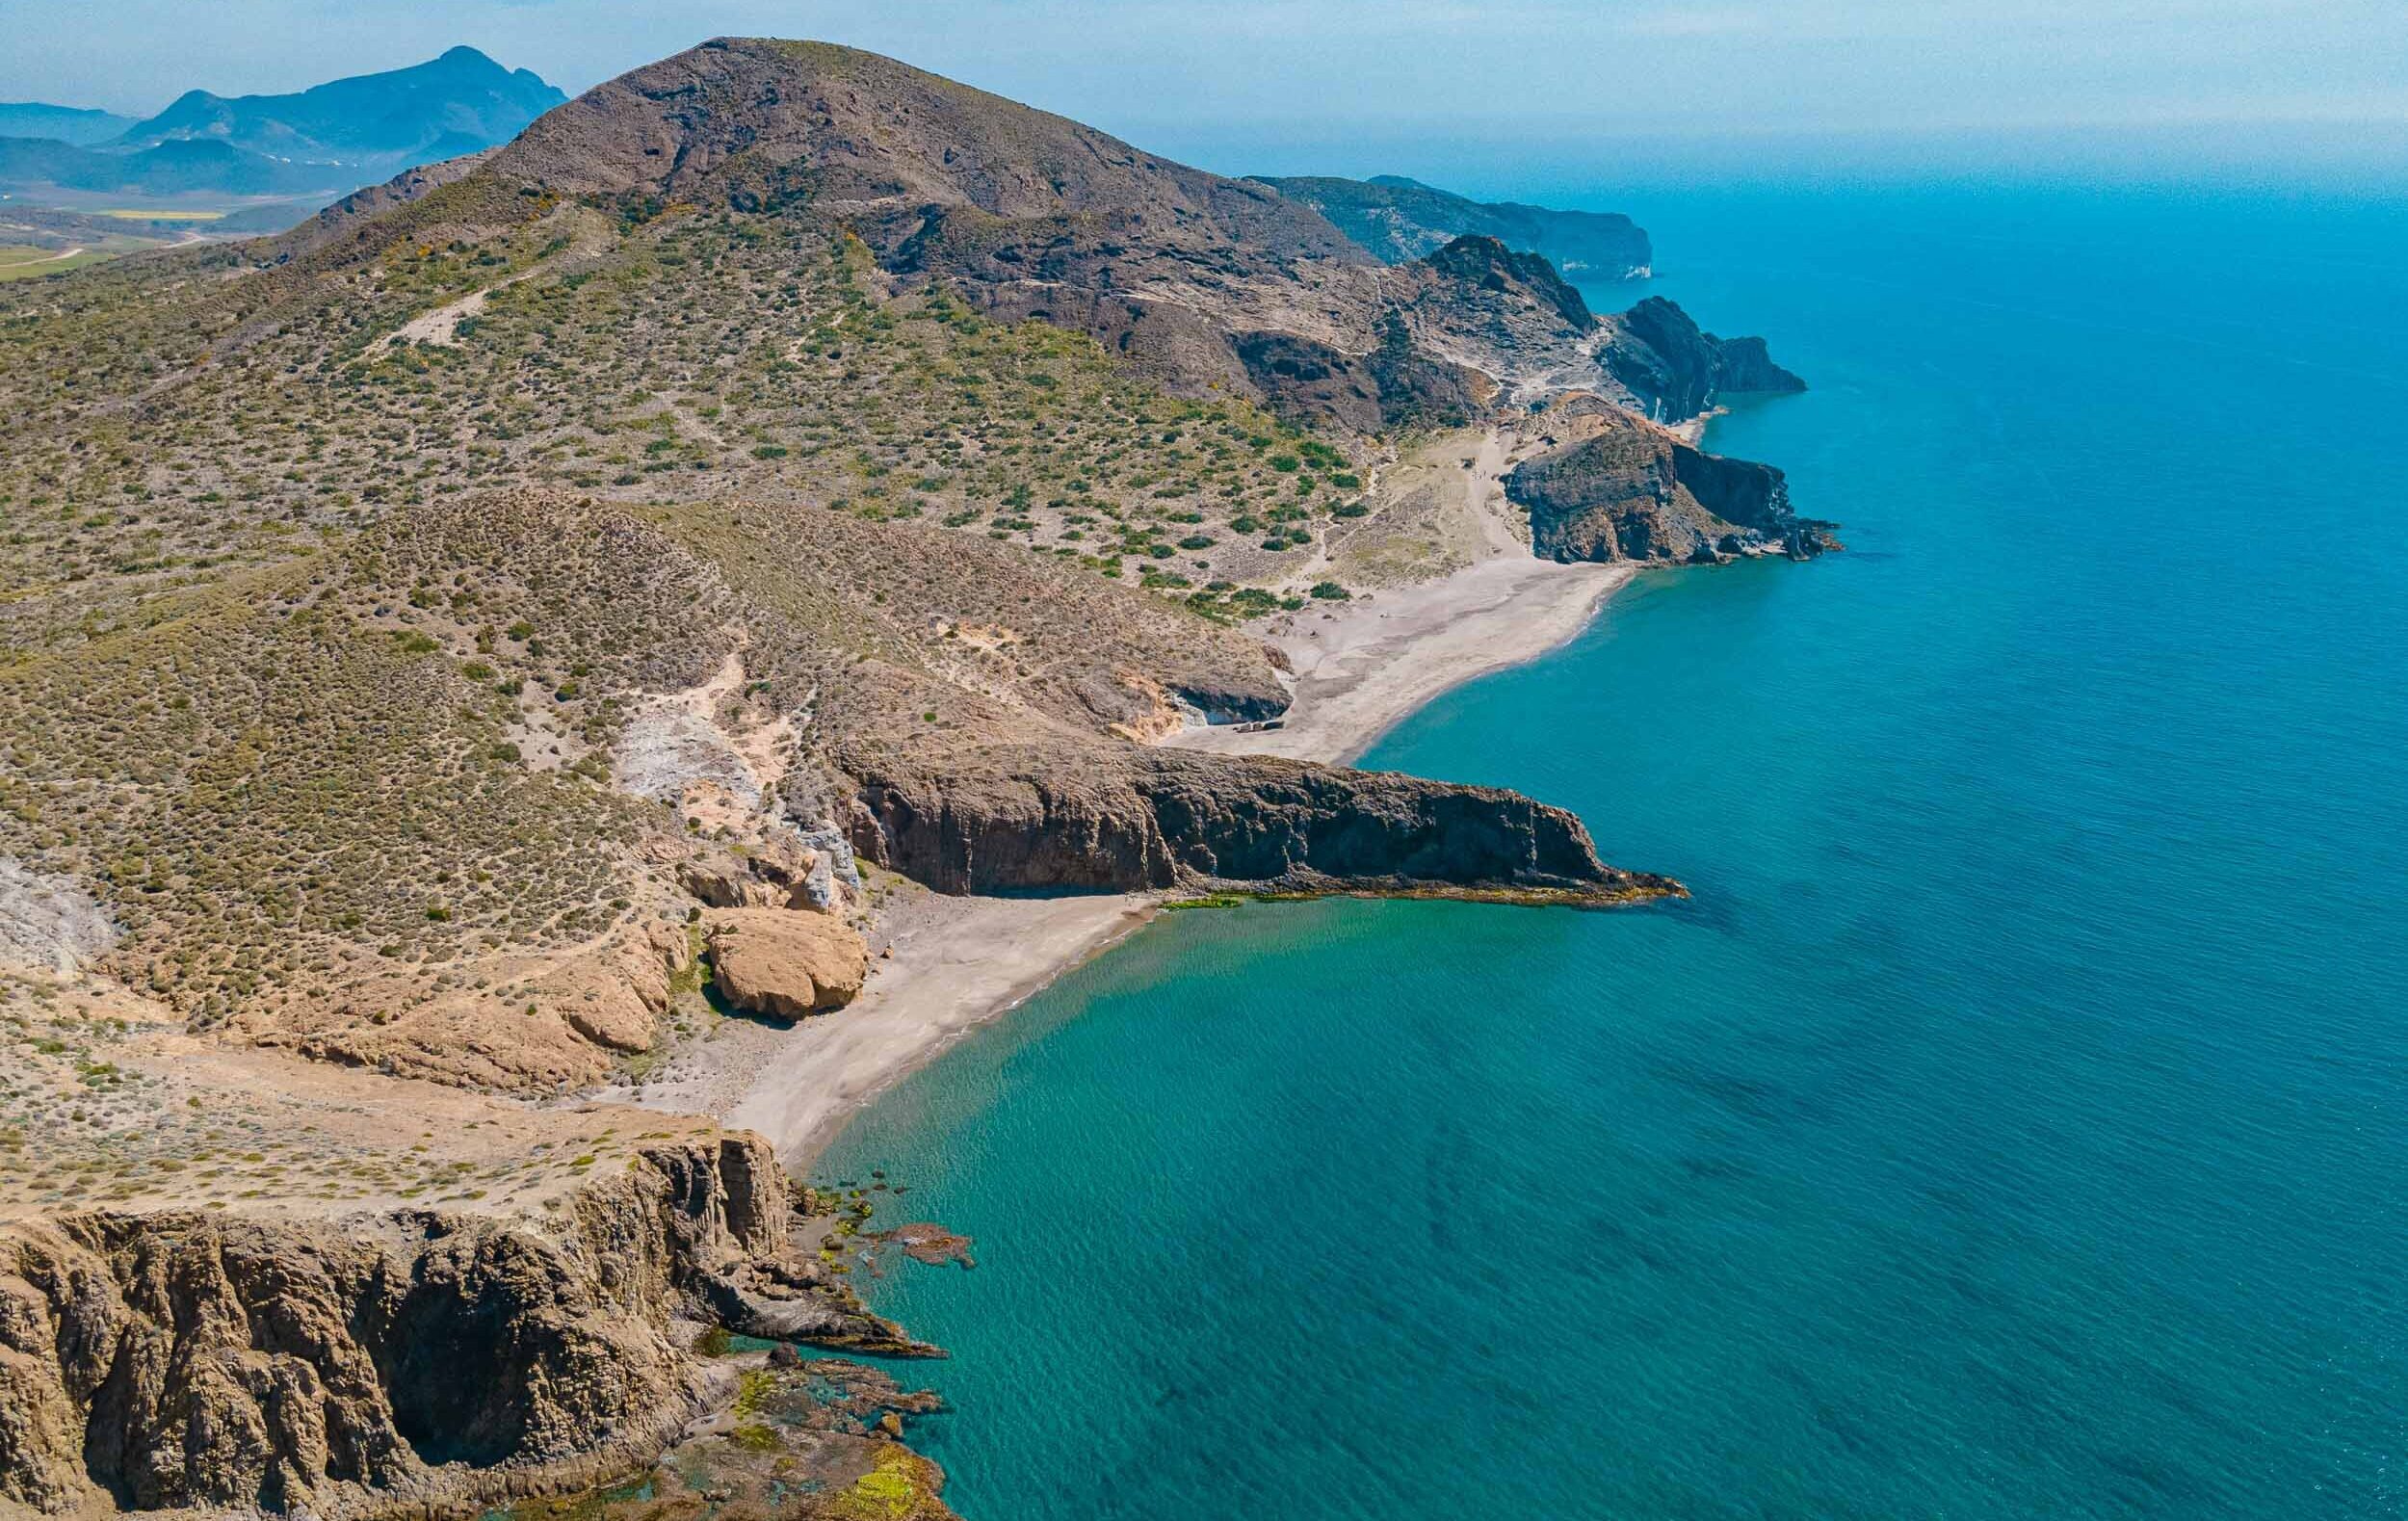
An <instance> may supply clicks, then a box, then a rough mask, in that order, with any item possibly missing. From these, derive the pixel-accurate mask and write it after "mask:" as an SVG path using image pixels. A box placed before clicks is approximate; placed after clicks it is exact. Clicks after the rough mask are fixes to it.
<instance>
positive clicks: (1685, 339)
mask: <svg viewBox="0 0 2408 1521" xmlns="http://www.w3.org/2000/svg"><path fill="white" fill-rule="evenodd" d="M1611 326H1612V328H1613V331H1614V336H1613V339H1612V341H1611V342H1610V343H1609V344H1608V345H1607V347H1606V368H1607V369H1609V370H1610V371H1611V372H1612V373H1613V377H1614V379H1615V380H1619V381H1621V382H1622V384H1623V385H1624V386H1626V387H1628V388H1629V390H1630V392H1631V394H1632V395H1634V396H1636V397H1638V398H1640V399H1641V400H1642V401H1644V402H1645V403H1646V404H1647V405H1646V406H1644V407H1643V408H1642V409H1643V410H1645V411H1646V412H1647V413H1648V415H1650V416H1651V417H1654V418H1656V419H1657V420H1658V421H1660V422H1667V423H1677V422H1681V421H1683V420H1685V419H1687V418H1690V417H1694V416H1696V415H1697V414H1698V413H1700V412H1702V411H1705V410H1706V409H1707V408H1709V407H1711V406H1714V397H1715V396H1716V395H1717V394H1720V393H1722V392H1726V391H1729V392H1739V391H1802V390H1804V389H1806V382H1805V381H1804V380H1799V379H1798V378H1797V377H1796V376H1794V375H1792V374H1791V373H1790V372H1789V371H1787V370H1784V369H1782V368H1781V367H1780V366H1779V365H1777V364H1775V363H1773V362H1772V355H1771V354H1770V353H1769V352H1768V351H1767V349H1766V347H1765V341H1764V340H1763V339H1762V338H1717V337H1715V336H1714V334H1713V333H1710V332H1707V331H1706V330H1705V329H1703V328H1699V327H1698V326H1697V324H1696V322H1695V321H1694V320H1693V319H1692V318H1691V317H1690V316H1689V314H1688V313H1687V312H1685V311H1683V310H1682V309H1681V308H1680V307H1679V305H1677V304H1676V303H1674V302H1669V301H1666V300H1664V299H1663V298H1662V297H1661V296H1650V297H1648V298H1647V299H1646V300H1645V301H1643V302H1639V303H1638V304H1637V305H1636V306H1634V307H1632V308H1631V309H1630V310H1629V311H1626V312H1623V313H1622V314H1620V315H1619V316H1617V317H1614V318H1613V319H1611Z"/></svg>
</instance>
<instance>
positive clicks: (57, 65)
mask: <svg viewBox="0 0 2408 1521" xmlns="http://www.w3.org/2000/svg"><path fill="white" fill-rule="evenodd" d="M721 33H748V34H767V35H774V36H784V37H818V38H824V39H831V40H836V41H843V42H851V43H854V44H857V45H860V46H865V47H872V48H876V49H877V50H879V51H882V52H888V53H893V54H896V55H898V56H900V57H902V58H903V59H905V60H906V61H909V62H912V63H915V64H919V65H921V66H925V67H929V68H933V69H936V70H938V71H940V72H943V73H947V74H951V75H954V76H955V77H957V78H960V79H964V80H967V81H969V82H971V83H974V84H978V85H981V86H983V87H986V88H988V89H991V90H996V91H999V92H1004V93H1006V94H1009V95H1013V96H1016V97H1018V98H1021V99H1025V100H1029V101H1032V102H1034V103H1035V104H1039V105H1042V106H1045V107H1047V108H1049V109H1052V110H1056V111H1060V112H1062V113H1064V114H1066V115H1070V116H1075V117H1079V118H1083V119H1086V120H1089V121H1093V122H1095V123H1097V124H1098V125H1101V126H1104V127H1107V128H1109V129H1111V130H1112V131H1115V132H1118V133H1120V134H1121V135H1123V136H1125V137H1130V138H1133V139H1136V140H1138V141H1139V142H1141V143H1142V144H1145V145H1147V146H1150V147H1155V148H1158V149H1160V150H1163V151H1166V152H1173V153H1178V154H1182V155H1184V156H1188V157H1191V158H1193V159H1197V160H1200V161H1202V162H1205V163H1208V164H1210V165H1212V167H1215V168H1220V169H1230V168H1261V169H1266V170H1288V169H1295V168H1298V167H1302V166H1303V165H1306V164H1310V165H1316V166H1325V167H1328V168H1331V169H1333V170H1362V169H1366V168H1376V167H1379V165H1378V164H1377V163H1372V162H1368V161H1369V160H1374V159H1376V160H1380V161H1381V162H1385V163H1395V162H1398V159H1397V155H1398V154H1399V153H1407V154H1411V153H1426V154H1427V155H1429V156H1431V157H1435V158H1439V159H1444V158H1446V157H1447V156H1449V155H1451V154H1452V155H1453V156H1455V157H1457V158H1460V159H1463V160H1464V161H1465V162H1467V163H1481V164H1485V165H1487V166H1488V167H1489V170H1490V171H1491V172H1489V173H1488V174H1487V175H1485V176H1484V177H1489V178H1497V177H1503V178H1505V179H1511V178H1512V177H1513V165H1514V162H1515V160H1514V154H1515V152H1516V151H1523V152H1530V153H1535V154H1537V155H1538V156H1540V157H1543V158H1546V159H1547V160H1548V161H1549V162H1551V163H1556V164H1566V163H1567V162H1568V160H1567V155H1570V156H1574V157H1577V158H1579V159H1580V160H1582V161H1583V162H1584V163H1585V164H1590V165H1604V164H1608V163H1610V162H1612V161H1613V160H1614V159H1616V158H1617V157H1619V156H1621V154H1622V153H1623V152H1624V151H1629V152H1633V153H1644V154H1648V155H1653V156H1655V157H1658V158H1666V157H1668V158H1669V159H1671V160H1679V159H1681V158H1682V157H1683V156H1684V155H1685V154H1686V155H1689V156H1693V157H1695V158H1697V159H1698V160H1699V161H1701V162H1713V163H1720V164H1723V165H1726V166H1733V165H1745V164H1748V163H1751V162H1757V163H1764V164H1767V165H1778V164H1785V163H1791V162H1796V163H1813V162H1817V161H1829V162H1831V163H1848V162H1880V161H1883V160H1885V159H1902V160H1911V161H1915V162H1936V163H1940V164H1943V165H1945V164H1949V163H1955V162H1992V161H1996V162H2005V163H2009V164H2011V163H2012V162H2014V161H2017V160H2026V161H2028V165H2027V167H2029V168H2032V169H2035V170H2046V169H2047V168H2048V167H2049V165H2050V164H2051V163H2053V162H2056V161H2058V160H2063V161H2065V162H2076V161H2081V160H2083V159H2084V158H2090V159H2102V158H2104V159H2107V160H2112V159H2115V158H2117V157H2119V156H2120V157H2123V158H2128V159H2129V158H2135V157H2136V158H2137V159H2139V160H2140V161H2142V162H2153V161H2159V160H2161V161H2162V162H2164V163H2166V164H2187V163H2198V162H2206V163H2214V162H2230V163H2233V164H2237V165H2239V166H2242V167H2244V168H2251V167H2254V168H2256V169H2258V170H2266V169H2280V168H2281V167H2283V166H2284V165H2286V164H2288V163H2290V162H2291V161H2292V160H2294V159H2298V160H2301V161H2303V162H2304V161H2306V160H2309V159H2315V160H2319V161H2348V160H2351V159H2356V160H2359V161H2363V162H2381V161H2384V160H2389V161H2391V162H2393V163H2395V164H2396V163H2397V162H2399V160H2400V157H2401V151H2400V150H2401V149H2402V148H2403V147H2408V0H1577V3H1576V0H1505V3H1500V4H1485V5H1483V4H1476V3H1471V0H1323V3H1321V4H1273V3H1267V0H1137V3H1121V4H1108V3H1103V0H909V3H885V0H851V3H845V4H823V3H811V0H787V3H767V0H698V3H668V0H381V3H379V0H340V3H337V0H0V37H6V38H7V39H8V41H7V46H6V47H5V48H0V98H7V99H44V100H53V101H58V102H61V103H65V104H74V105H84V104H90V105H102V106H107V107H110V108H112V109H115V110H119V111H128V112H137V113H147V112H149V111H154V110H156V109H158V108H159V107H160V106H162V105H164V104H166V103H167V101H168V100H169V99H170V98H171V97H173V96H174V95H175V94H177V93H178V92H181V91H183V90H185V89H187V88H191V87H194V86H200V87H205V88H207V89H210V90H215V91H217V92H221V93H225V94H234V93H240V92H268V91H283V90H291V89H296V88H299V87H301V86H303V85H307V84H312V83H315V82H317V81H319V80H323V79H327V78H329V77H332V76H335V75H338V74H344V73H358V72H365V71H367V70H371V69H378V68H388V67H392V66H397V65H402V64H406V63H412V62H416V61H418V60H421V59H424V58H428V57H431V56H432V55H433V54H435V53H437V52H439V51H441V50H442V49H443V48H444V47H446V46H449V45H451V44H453V43H455V42H468V43H472V44H474V45H476V46H478V47H482V48H484V50H485V51H487V52H489V53H491V54H493V55H494V56H495V57H496V58H498V59H500V60H502V61H503V62H504V63H506V64H509V65H511V66H526V67H531V68H534V69H536V70H537V72H539V73H541V74H542V75H544V77H546V78H547V79H550V80H552V81H553V82H555V83H557V84H559V85H561V86H562V87H563V88H564V89H566V90H569V91H570V92H576V91H579V90H582V89H584V88H586V87H587V86H589V85H592V84H594V83H596V82H597V81H599V80H602V79H605V78H608V77H610V76H611V75H613V74H615V73H617V72H619V71H621V70H623V69H626V68H629V67H632V66H636V65H638V64H641V63H644V62H646V61H648V60H650V59H653V58H657V57H660V56H662V55H664V54H667V53H671V52H674V51H676V50H678V49H679V48H681V47H685V46H687V45H689V44H691V43H693V42H695V41H698V40H700V39H703V38H705V37H709V36H712V35H716V34H721ZM1342 160H1343V161H1342ZM1439 167H1443V166H1439Z"/></svg>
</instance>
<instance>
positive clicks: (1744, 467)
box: [1505, 407, 1834, 564]
mask: <svg viewBox="0 0 2408 1521" xmlns="http://www.w3.org/2000/svg"><path fill="white" fill-rule="evenodd" d="M1590 417H1591V424H1590V425H1591V426H1593V427H1594V428H1596V429H1597V432H1596V433H1594V434H1593V435H1592V436H1589V437H1586V438H1584V439H1582V440H1580V441H1579V442H1577V443H1571V444H1567V445H1565V446H1563V447H1561V448H1558V449H1556V450H1553V451H1551V452H1549V453H1547V454H1543V455H1540V456H1539V457H1538V458H1536V459H1531V460H1527V461H1525V462H1524V463H1522V464H1521V465H1518V466H1516V467H1515V469H1514V470H1513V472H1512V474H1510V475H1509V476H1507V477H1506V478H1505V494H1506V495H1507V496H1508V497H1509V498H1511V499H1512V500H1513V501H1514V502H1516V503H1519V504H1520V505H1521V506H1523V507H1525V508H1527V509H1528V510H1529V511H1530V514H1531V547H1532V549H1533V550H1535V551H1536V553H1537V554H1539V555H1540V556H1541V557H1542V558H1545V559H1551V560H1559V561H1577V560H1593V561H1616V560H1631V561H1639V562H1644V563H1648V564H1719V563H1721V562H1724V561H1728V560H1730V559H1732V558H1733V557H1735V556H1738V555H1741V554H1748V553H1760V552H1764V551H1767V550H1771V549H1778V550H1779V551H1781V552H1783V553H1785V554H1788V555H1790V556H1792V557H1793V558H1797V559H1805V558H1809V557H1811V556H1814V555H1818V554H1820V553H1821V552H1822V551H1823V550H1825V549H1828V548H1832V547H1834V545H1833V541H1832V539H1831V538H1830V530H1831V528H1832V527H1833V525H1832V524H1830V523H1826V522H1823V521H1821V520H1819V519H1816V518H1806V517H1800V516H1798V515H1797V514H1796V513H1795V512H1794V511H1792V510H1791V508H1790V493H1789V486H1788V484H1787V482H1786V481H1785V480H1784V479H1783V477H1782V474H1781V472H1780V471H1779V470H1777V469H1774V468H1773V467H1772V466H1771V465H1768V464H1757V463H1755V462H1754V461H1752V460H1747V459H1729V458H1727V457H1725V456H1722V455H1711V454H1707V453H1705V452H1704V451H1703V450H1700V449H1697V448H1694V447H1692V446H1691V445H1689V444H1688V443H1686V442H1684V441H1683V440H1682V439H1681V438H1680V437H1679V436H1678V435H1677V434H1675V433H1672V432H1671V431H1670V430H1669V429H1664V428H1659V427H1657V426H1656V425H1654V424H1652V423H1649V422H1645V421H1643V420H1641V419H1639V418H1636V417H1632V416H1630V415H1628V414H1627V413H1623V412H1620V411H1618V410H1616V409H1614V408H1610V407H1598V408H1593V409H1592V410H1591V413H1590Z"/></svg>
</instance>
